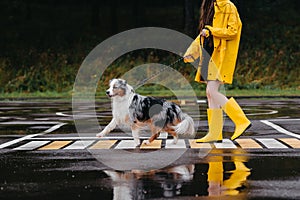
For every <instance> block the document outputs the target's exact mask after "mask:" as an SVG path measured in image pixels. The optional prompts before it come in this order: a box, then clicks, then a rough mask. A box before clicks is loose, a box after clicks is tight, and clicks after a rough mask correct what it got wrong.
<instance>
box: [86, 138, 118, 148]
mask: <svg viewBox="0 0 300 200" xmlns="http://www.w3.org/2000/svg"><path fill="white" fill-rule="evenodd" d="M117 141H118V140H99V141H98V142H97V143H96V144H94V145H93V146H91V147H90V149H110V148H111V147H112V146H113V145H114V144H115V143H116V142H117Z"/></svg>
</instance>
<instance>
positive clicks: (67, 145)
mask: <svg viewBox="0 0 300 200" xmlns="http://www.w3.org/2000/svg"><path fill="white" fill-rule="evenodd" d="M64 139H65V140H32V141H30V140H29V141H28V142H27V143H25V144H24V143H22V144H21V145H20V146H14V147H13V150H36V149H37V150H58V149H66V150H67V149H69V150H75V149H78V150H80V149H87V148H88V149H111V148H113V149H136V148H137V147H136V144H135V142H134V140H133V139H130V140H128V139H127V140H123V139H118V140H117V139H115V140H110V139H109V140H91V139H89V140H88V139H86V140H79V139H77V140H71V139H69V138H67V137H66V138H64ZM68 139H69V140H68ZM95 141H96V142H95ZM186 142H187V143H186ZM93 143H95V144H93ZM236 144H237V145H236ZM239 147H240V148H242V149H300V140H299V139H297V138H239V139H236V140H235V142H233V141H231V140H229V139H223V142H222V143H213V144H210V143H196V139H189V140H186V139H179V140H178V142H177V144H173V139H162V140H161V139H156V140H154V141H153V142H152V143H150V144H148V145H145V144H142V145H141V146H140V147H138V148H140V149H161V148H165V149H184V148H186V149H187V148H191V149H213V148H216V149H236V148H239Z"/></svg>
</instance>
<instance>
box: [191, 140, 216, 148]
mask: <svg viewBox="0 0 300 200" xmlns="http://www.w3.org/2000/svg"><path fill="white" fill-rule="evenodd" d="M189 143H190V147H191V148H192V149H211V148H212V147H211V144H209V143H197V142H196V140H189Z"/></svg>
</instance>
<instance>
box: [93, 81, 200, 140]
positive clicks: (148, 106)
mask: <svg viewBox="0 0 300 200" xmlns="http://www.w3.org/2000/svg"><path fill="white" fill-rule="evenodd" d="M109 86H110V87H109V89H108V90H107V91H106V95H107V96H108V97H109V98H111V100H112V115H113V118H112V120H111V122H110V123H109V124H108V125H107V126H106V127H105V128H104V129H103V130H102V131H101V132H100V133H98V134H97V135H96V136H97V137H104V136H105V135H107V134H108V133H109V132H111V131H112V130H113V129H115V127H116V126H117V125H122V124H129V125H130V128H131V131H132V136H133V139H134V142H135V144H136V146H139V145H140V139H139V136H140V135H139V133H140V130H141V129H142V128H143V127H145V126H148V127H149V128H150V130H151V133H152V136H151V137H150V138H149V139H148V140H144V141H143V143H144V144H146V145H148V144H150V143H151V142H152V141H153V140H155V139H156V138H157V137H159V134H160V132H167V133H169V134H170V135H172V136H173V143H174V144H176V143H177V141H178V135H188V136H193V135H194V132H195V129H194V121H193V119H192V118H191V117H190V116H189V115H188V114H186V113H183V112H182V110H181V109H180V107H179V106H178V105H177V104H175V103H173V102H169V101H166V100H164V99H160V98H154V97H150V96H142V95H139V94H137V93H135V91H134V89H133V87H132V86H130V85H129V84H127V81H126V80H123V79H112V80H111V81H110V84H109Z"/></svg>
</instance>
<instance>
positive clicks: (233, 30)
mask: <svg viewBox="0 0 300 200" xmlns="http://www.w3.org/2000/svg"><path fill="white" fill-rule="evenodd" d="M228 8H229V9H228V10H227V11H225V14H222V15H227V16H224V19H228V21H227V26H225V27H221V28H220V27H213V26H208V25H207V26H205V28H207V29H209V30H210V32H211V34H212V35H213V36H214V37H218V38H221V39H225V40H231V39H234V38H235V37H236V36H237V34H238V31H239V27H240V26H241V20H240V18H239V15H238V13H237V11H236V9H235V8H234V7H233V6H229V7H228ZM220 15H221V14H220Z"/></svg>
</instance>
